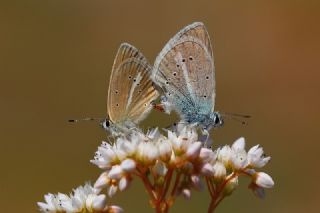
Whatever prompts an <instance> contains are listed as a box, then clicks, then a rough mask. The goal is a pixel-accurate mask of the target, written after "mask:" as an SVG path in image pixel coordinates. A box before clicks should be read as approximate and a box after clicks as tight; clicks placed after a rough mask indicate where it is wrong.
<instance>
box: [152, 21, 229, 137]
mask: <svg viewBox="0 0 320 213" xmlns="http://www.w3.org/2000/svg"><path fill="white" fill-rule="evenodd" d="M151 78H152V80H153V81H154V82H155V84H157V86H158V87H159V88H160V90H162V91H163V96H162V97H161V103H162V106H163V107H164V110H165V111H167V112H168V113H170V111H171V110H175V111H176V112H177V113H178V114H179V115H180V117H181V118H182V120H183V121H184V122H187V123H198V124H199V125H200V126H201V127H202V129H203V130H204V131H208V130H209V129H210V128H212V127H220V126H222V125H223V118H222V115H221V114H220V113H219V112H216V111H214V105H215V96H216V92H215V91H216V89H215V88H216V82H215V68H214V59H213V52H212V46H211V42H210V38H209V34H208V32H207V30H206V28H205V26H204V24H203V23H201V22H195V23H193V24H190V25H188V26H186V27H184V28H183V29H182V30H180V31H179V32H178V33H177V34H176V35H175V36H174V37H173V38H171V39H170V40H169V42H168V43H167V44H166V45H165V47H164V48H163V49H162V51H161V52H160V53H159V55H158V56H157V58H156V60H155V63H154V67H153V71H152V76H151Z"/></svg>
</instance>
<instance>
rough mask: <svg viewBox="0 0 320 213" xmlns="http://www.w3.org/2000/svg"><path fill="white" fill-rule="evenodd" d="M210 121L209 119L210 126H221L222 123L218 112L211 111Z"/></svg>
mask: <svg viewBox="0 0 320 213" xmlns="http://www.w3.org/2000/svg"><path fill="white" fill-rule="evenodd" d="M210 121H211V126H213V127H215V128H216V127H221V126H223V123H224V121H223V118H222V115H221V114H220V113H219V112H212V113H211V114H210Z"/></svg>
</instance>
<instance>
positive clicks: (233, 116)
mask: <svg viewBox="0 0 320 213" xmlns="http://www.w3.org/2000/svg"><path fill="white" fill-rule="evenodd" d="M223 116H224V117H225V118H230V119H232V120H234V121H237V122H240V123H241V124H243V125H247V124H248V122H246V121H244V120H242V119H240V118H245V119H247V118H251V115H243V114H237V113H223Z"/></svg>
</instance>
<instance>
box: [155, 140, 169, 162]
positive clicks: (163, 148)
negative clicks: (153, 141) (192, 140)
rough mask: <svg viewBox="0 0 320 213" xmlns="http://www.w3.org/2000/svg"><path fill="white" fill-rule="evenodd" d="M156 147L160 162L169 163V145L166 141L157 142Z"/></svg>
mask: <svg viewBox="0 0 320 213" xmlns="http://www.w3.org/2000/svg"><path fill="white" fill-rule="evenodd" d="M157 146H158V149H159V157H160V160H162V161H163V162H167V161H169V160H170V158H171V155H172V147H171V144H170V143H169V142H168V141H167V140H159V141H158V143H157Z"/></svg>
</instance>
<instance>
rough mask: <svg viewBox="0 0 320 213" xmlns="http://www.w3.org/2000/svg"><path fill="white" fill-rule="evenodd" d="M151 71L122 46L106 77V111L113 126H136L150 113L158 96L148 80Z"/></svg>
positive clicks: (141, 58) (131, 49) (128, 47)
mask: <svg viewBox="0 0 320 213" xmlns="http://www.w3.org/2000/svg"><path fill="white" fill-rule="evenodd" d="M150 72H151V67H150V65H149V64H148V62H147V60H146V58H145V57H144V56H143V55H142V53H141V52H139V50H137V49H136V48H135V47H133V46H132V45H130V44H126V43H124V44H122V45H121V46H120V48H119V50H118V53H117V55H116V58H115V60H114V64H113V68H112V74H111V77H110V83H109V91H108V104H107V110H108V115H109V119H110V120H111V121H112V122H113V123H121V122H125V121H127V120H129V121H132V122H134V123H138V122H139V121H140V120H142V119H143V118H144V117H145V116H146V115H147V113H148V112H149V111H150V110H151V108H152V107H151V104H150V103H151V102H152V101H153V100H155V99H156V98H157V96H158V93H157V91H156V90H155V89H154V87H153V86H152V82H151V80H150V78H149V75H150Z"/></svg>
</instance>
